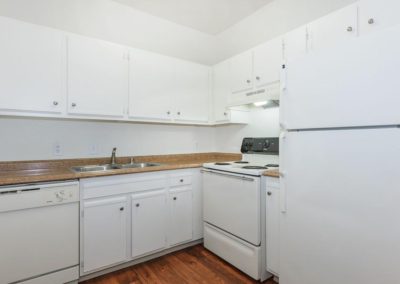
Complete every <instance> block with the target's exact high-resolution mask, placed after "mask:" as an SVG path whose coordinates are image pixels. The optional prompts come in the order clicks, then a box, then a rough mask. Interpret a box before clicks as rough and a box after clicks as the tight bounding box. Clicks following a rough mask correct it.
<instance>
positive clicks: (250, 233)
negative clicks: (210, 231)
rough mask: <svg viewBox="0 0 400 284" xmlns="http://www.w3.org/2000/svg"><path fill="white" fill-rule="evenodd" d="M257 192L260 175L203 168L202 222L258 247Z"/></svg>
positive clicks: (259, 203)
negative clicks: (254, 175) (246, 174)
mask: <svg viewBox="0 0 400 284" xmlns="http://www.w3.org/2000/svg"><path fill="white" fill-rule="evenodd" d="M260 191H261V189H260V177H253V176H245V175H240V174H233V173H232V174H231V173H226V172H218V171H212V170H203V209H204V211H203V218H204V221H205V222H207V223H209V224H211V225H213V226H215V227H218V228H219V229H221V230H224V231H225V232H228V233H230V234H232V235H234V236H236V237H237V238H240V239H242V240H244V241H247V242H249V243H251V244H253V245H255V246H259V245H260V243H261V233H260V230H261V229H260V226H261V221H260V218H261V212H260V206H261V197H260Z"/></svg>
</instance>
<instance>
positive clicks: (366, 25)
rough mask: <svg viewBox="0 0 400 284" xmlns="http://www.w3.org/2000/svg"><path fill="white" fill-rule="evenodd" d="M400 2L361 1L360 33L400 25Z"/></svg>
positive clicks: (391, 0) (394, 0) (393, 0)
mask: <svg viewBox="0 0 400 284" xmlns="http://www.w3.org/2000/svg"><path fill="white" fill-rule="evenodd" d="M399 10H400V1H398V0H383V1H382V0H381V1H378V0H361V1H360V2H359V23H360V33H361V34H365V33H369V32H371V31H374V30H377V29H380V28H384V27H388V26H392V25H395V24H398V23H400V17H399Z"/></svg>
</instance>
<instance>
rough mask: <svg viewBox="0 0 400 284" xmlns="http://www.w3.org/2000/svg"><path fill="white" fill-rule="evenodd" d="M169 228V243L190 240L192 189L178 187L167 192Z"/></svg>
mask: <svg viewBox="0 0 400 284" xmlns="http://www.w3.org/2000/svg"><path fill="white" fill-rule="evenodd" d="M169 206H170V228H169V237H168V242H169V245H171V246H173V245H176V244H179V243H183V242H186V241H190V240H192V238H193V212H192V208H193V205H192V190H191V188H190V187H179V188H176V189H173V190H171V191H170V192H169Z"/></svg>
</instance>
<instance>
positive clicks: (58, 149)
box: [53, 142, 62, 156]
mask: <svg viewBox="0 0 400 284" xmlns="http://www.w3.org/2000/svg"><path fill="white" fill-rule="evenodd" d="M53 155H54V156H62V148H61V144H60V143H59V142H54V144H53Z"/></svg>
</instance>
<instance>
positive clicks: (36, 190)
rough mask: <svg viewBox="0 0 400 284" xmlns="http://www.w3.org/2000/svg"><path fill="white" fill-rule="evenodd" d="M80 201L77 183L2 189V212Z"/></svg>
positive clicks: (0, 208) (0, 197)
mask: <svg viewBox="0 0 400 284" xmlns="http://www.w3.org/2000/svg"><path fill="white" fill-rule="evenodd" d="M78 201H79V183H78V182H77V181H73V182H60V183H45V184H32V185H23V186H11V187H0V212H6V211H13V210H20V209H29V208H35V207H43V206H52V205H58V204H64V203H73V202H78Z"/></svg>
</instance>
